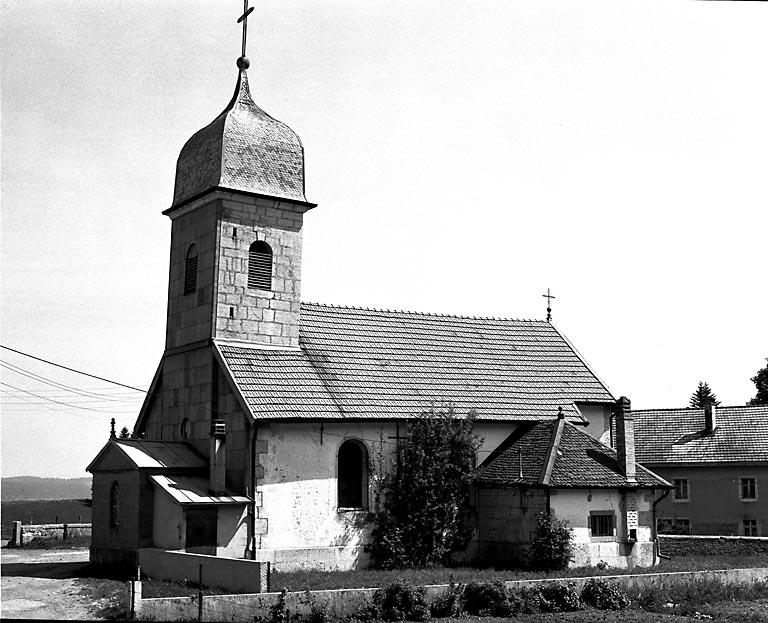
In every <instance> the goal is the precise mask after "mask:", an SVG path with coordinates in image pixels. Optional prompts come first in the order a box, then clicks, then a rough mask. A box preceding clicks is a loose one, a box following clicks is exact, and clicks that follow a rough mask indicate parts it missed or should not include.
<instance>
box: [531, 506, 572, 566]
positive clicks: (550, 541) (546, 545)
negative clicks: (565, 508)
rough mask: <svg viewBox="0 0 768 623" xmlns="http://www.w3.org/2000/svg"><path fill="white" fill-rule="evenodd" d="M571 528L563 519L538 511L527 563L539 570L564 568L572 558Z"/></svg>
mask: <svg viewBox="0 0 768 623" xmlns="http://www.w3.org/2000/svg"><path fill="white" fill-rule="evenodd" d="M572 540H573V530H572V529H571V528H568V524H567V523H566V522H564V521H560V520H558V519H555V518H554V517H552V516H551V515H548V514H547V513H539V516H538V518H537V520H536V535H535V536H534V537H533V542H532V543H531V546H530V548H529V549H528V564H529V566H530V567H531V569H536V570H539V571H557V570H560V569H565V568H566V567H567V566H568V563H569V562H571V560H573V543H572Z"/></svg>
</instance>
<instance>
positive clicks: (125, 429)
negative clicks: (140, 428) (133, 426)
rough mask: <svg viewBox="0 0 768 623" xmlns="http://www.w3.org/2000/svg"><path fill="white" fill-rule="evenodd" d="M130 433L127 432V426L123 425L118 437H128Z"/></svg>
mask: <svg viewBox="0 0 768 623" xmlns="http://www.w3.org/2000/svg"><path fill="white" fill-rule="evenodd" d="M130 437H131V433H130V432H128V427H127V426H123V428H122V429H121V430H120V439H130Z"/></svg>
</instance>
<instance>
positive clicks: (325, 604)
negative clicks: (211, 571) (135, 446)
mask: <svg viewBox="0 0 768 623" xmlns="http://www.w3.org/2000/svg"><path fill="white" fill-rule="evenodd" d="M565 579H567V580H568V581H569V582H573V583H574V584H575V585H576V588H577V590H581V588H582V586H583V585H584V583H586V582H587V581H589V580H590V579H592V578H588V577H583V578H574V577H569V578H565ZM599 579H601V580H608V581H611V582H616V583H617V584H619V585H621V586H622V587H624V588H628V587H630V586H646V587H651V586H655V587H664V586H670V585H674V584H678V583H681V582H692V581H696V580H706V579H715V580H718V581H720V582H722V583H723V584H741V583H748V582H755V581H763V582H765V581H768V568H757V569H726V570H718V571H684V572H673V573H648V574H640V575H614V576H606V575H603V576H599ZM552 581H554V580H553V579H546V580H516V581H510V582H505V583H504V584H505V585H506V587H507V588H509V589H520V588H523V587H525V586H535V585H537V584H538V585H541V584H542V583H546V582H552ZM425 589H426V596H427V598H428V599H429V600H434V599H435V598H436V597H438V596H439V595H441V594H443V593H444V591H445V590H446V589H448V586H447V585H438V586H426V587H425ZM376 590H377V589H375V588H358V589H343V590H328V591H305V592H297V593H262V594H249V595H205V594H203V591H202V590H200V591H199V592H198V595H197V596H193V597H163V598H154V599H142V597H141V593H142V588H141V582H132V583H131V591H130V595H131V596H130V599H131V602H130V603H129V604H128V605H129V608H130V612H131V614H132V616H135V617H136V618H141V619H149V620H161V621H182V620H183V621H194V620H197V621H253V620H258V619H259V618H261V619H262V620H270V619H271V618H272V617H271V611H272V609H273V608H281V609H283V611H284V613H285V614H286V618H287V617H288V616H290V617H293V616H294V615H300V616H306V615H310V614H311V613H312V609H313V608H320V609H322V610H323V611H324V613H325V615H326V616H327V620H339V619H344V618H346V617H349V616H352V615H355V614H356V613H359V612H360V609H361V608H362V607H364V606H365V605H366V604H367V603H368V602H369V601H370V600H371V599H372V598H373V595H374V593H375V592H376Z"/></svg>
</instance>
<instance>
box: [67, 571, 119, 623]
mask: <svg viewBox="0 0 768 623" xmlns="http://www.w3.org/2000/svg"><path fill="white" fill-rule="evenodd" d="M77 583H78V587H79V591H78V592H79V594H80V595H83V596H85V597H87V598H88V599H89V600H91V601H92V605H91V614H92V615H93V616H94V618H97V619H106V620H111V621H125V620H127V619H128V614H129V612H128V596H129V594H128V591H129V588H128V584H127V583H126V582H122V581H120V580H112V579H106V578H91V577H84V578H79V579H78V581H77Z"/></svg>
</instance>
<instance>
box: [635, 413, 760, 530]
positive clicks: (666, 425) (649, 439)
mask: <svg viewBox="0 0 768 623" xmlns="http://www.w3.org/2000/svg"><path fill="white" fill-rule="evenodd" d="M632 413H633V414H634V418H635V422H636V436H637V460H638V461H639V462H640V463H642V464H643V465H645V466H646V467H648V468H649V469H652V470H653V471H654V472H656V473H658V474H659V475H661V476H662V477H664V478H665V479H667V480H668V481H670V482H671V483H672V484H673V485H674V489H673V491H672V493H671V495H670V496H669V497H667V498H666V499H664V500H663V501H662V502H661V503H660V504H659V506H658V528H659V531H660V532H667V533H678V534H703V535H720V536H731V535H740V536H768V406H766V405H763V406H739V407H720V406H715V405H714V404H709V405H705V407H704V408H703V409H693V408H684V409H648V410H639V411H633V412H632Z"/></svg>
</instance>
